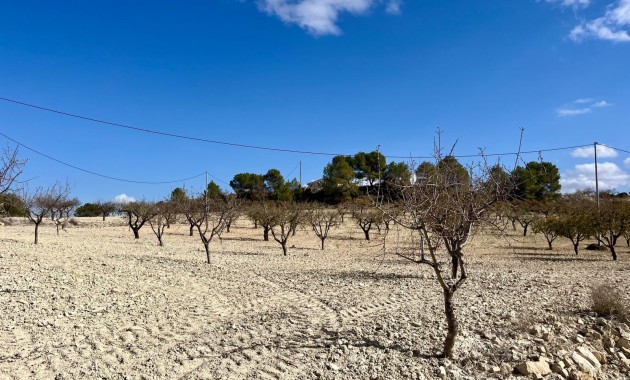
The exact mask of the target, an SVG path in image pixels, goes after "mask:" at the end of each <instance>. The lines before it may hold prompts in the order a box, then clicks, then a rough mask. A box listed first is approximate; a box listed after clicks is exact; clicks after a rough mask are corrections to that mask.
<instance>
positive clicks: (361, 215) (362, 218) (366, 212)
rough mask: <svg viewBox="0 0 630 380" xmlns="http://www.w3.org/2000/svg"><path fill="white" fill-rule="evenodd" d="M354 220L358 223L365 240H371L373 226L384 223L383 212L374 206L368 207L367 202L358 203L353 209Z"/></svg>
mask: <svg viewBox="0 0 630 380" xmlns="http://www.w3.org/2000/svg"><path fill="white" fill-rule="evenodd" d="M351 210H352V218H353V219H354V220H355V221H356V222H357V224H358V225H359V227H361V230H362V231H363V234H364V235H365V240H370V230H371V229H372V226H376V225H378V224H379V223H382V221H383V212H382V211H381V210H378V209H376V208H374V207H372V206H369V205H367V203H365V202H358V203H356V204H354V205H353V206H352V208H351Z"/></svg>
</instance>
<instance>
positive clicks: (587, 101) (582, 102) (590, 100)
mask: <svg viewBox="0 0 630 380" xmlns="http://www.w3.org/2000/svg"><path fill="white" fill-rule="evenodd" d="M573 103H575V104H586V103H593V98H581V99H575V100H574V101H573Z"/></svg>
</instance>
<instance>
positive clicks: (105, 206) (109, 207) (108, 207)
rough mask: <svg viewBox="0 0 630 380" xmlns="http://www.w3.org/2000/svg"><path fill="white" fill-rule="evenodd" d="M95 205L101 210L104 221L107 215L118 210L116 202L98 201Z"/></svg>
mask: <svg viewBox="0 0 630 380" xmlns="http://www.w3.org/2000/svg"><path fill="white" fill-rule="evenodd" d="M94 206H96V208H97V209H98V210H99V211H100V212H101V215H102V216H103V222H104V221H105V217H107V216H109V214H111V213H112V212H114V211H116V210H118V206H117V205H116V204H115V203H114V202H105V201H96V202H95V203H94Z"/></svg>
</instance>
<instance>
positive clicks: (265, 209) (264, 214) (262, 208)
mask: <svg viewBox="0 0 630 380" xmlns="http://www.w3.org/2000/svg"><path fill="white" fill-rule="evenodd" d="M270 207H271V201H267V200H260V201H258V202H252V203H250V205H249V207H248V209H247V216H248V217H249V218H250V219H251V220H252V221H253V222H254V227H255V228H258V227H262V229H263V240H264V241H269V232H271V224H272V215H271V214H270V213H269V209H270Z"/></svg>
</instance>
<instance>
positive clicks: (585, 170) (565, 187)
mask: <svg viewBox="0 0 630 380" xmlns="http://www.w3.org/2000/svg"><path fill="white" fill-rule="evenodd" d="M597 174H598V180H599V188H600V189H602V190H607V189H616V188H619V187H621V186H625V185H628V184H630V174H628V173H626V172H624V171H623V170H622V169H621V168H620V167H619V166H617V164H615V163H612V162H603V163H600V164H599V165H598V166H597ZM560 185H562V192H564V193H571V192H574V191H575V190H579V189H586V188H591V189H592V188H595V164H594V163H592V164H580V165H575V168H574V169H573V170H569V171H568V172H566V173H564V174H562V176H561V179H560Z"/></svg>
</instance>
